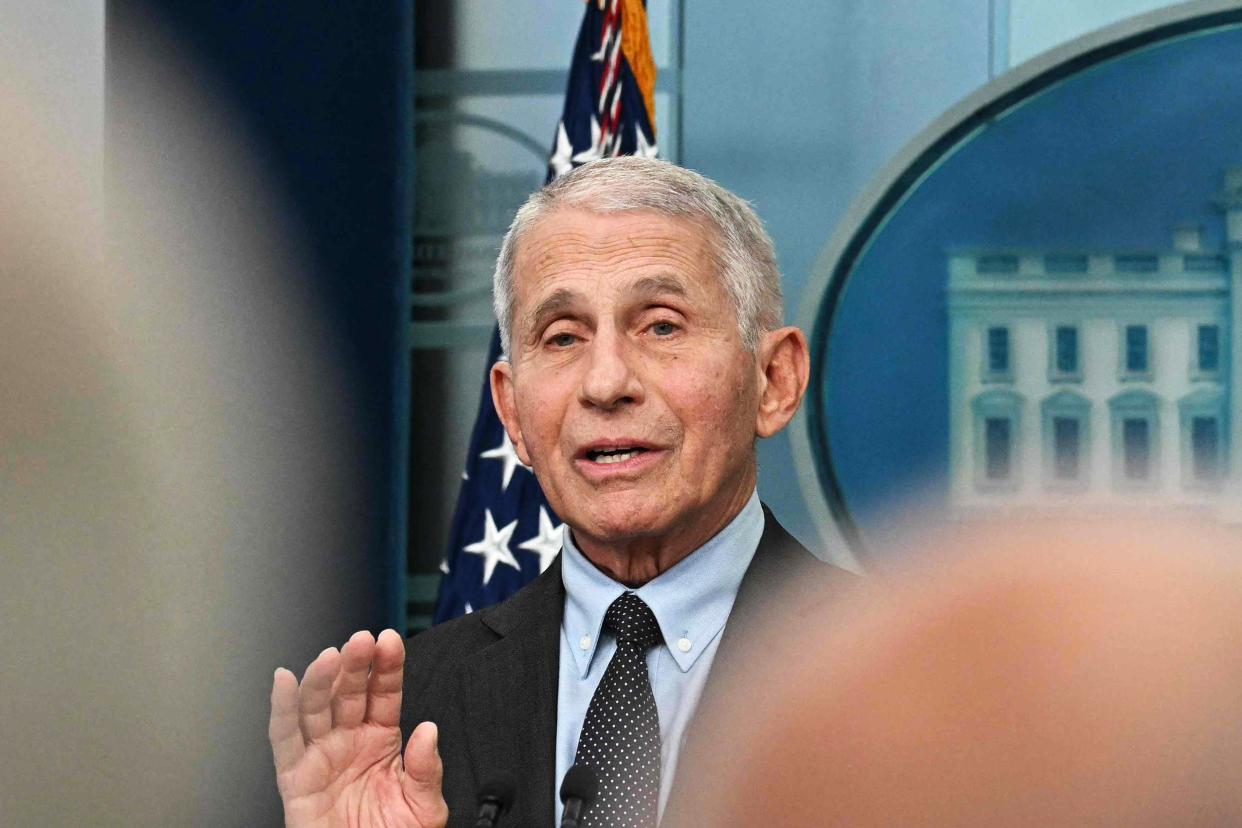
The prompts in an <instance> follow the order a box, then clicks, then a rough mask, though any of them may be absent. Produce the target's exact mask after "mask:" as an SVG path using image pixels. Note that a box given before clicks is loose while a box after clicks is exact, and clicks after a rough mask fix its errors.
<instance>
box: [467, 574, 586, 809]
mask: <svg viewBox="0 0 1242 828" xmlns="http://www.w3.org/2000/svg"><path fill="white" fill-rule="evenodd" d="M564 603H565V591H564V586H563V585H562V583H561V570H560V559H559V558H557V559H556V560H555V561H554V562H553V563H552V565H551V566H549V567H548V569H547V571H546V572H544V573H543V574H542V575H540V576H539V578H537V579H536V580H535V581H534V582H532V584H531V586H530V588H529V589H528V590H525V591H523V592H522V593H519V594H518V595H515V596H514V598H513V599H511V600H509V601H507V602H505V603H503V604H500V605H497V606H496V607H495V608H494V609H492V610H484V611H483V612H484V614H483V615H482V617H481V619H480V620H482V622H483V623H484V624H486V625H487V626H488V627H490V628H491V629H492V630H493V631H494V632H496V633H497V634H498V635H499V636H500V639H499V640H498V641H496V642H495V643H493V644H490V645H489V646H487V647H485V648H484V649H483V650H481V651H480V652H479V653H478V655H477V656H476V658H475V659H474V660H473V663H472V664H471V666H470V668H469V671H468V675H467V690H466V695H467V699H466V717H467V720H468V726H467V728H466V731H467V733H469V734H470V754H471V762H472V765H473V768H474V773H475V778H476V779H477V780H479V783H480V784H485V783H486V782H487V781H488V780H490V779H493V778H495V777H496V776H498V775H500V774H501V773H506V772H507V773H511V774H513V776H514V777H515V778H516V780H517V786H518V800H517V802H515V803H514V811H515V814H514V815H513V816H512V817H510V819H511V821H512V822H513V824H515V825H527V824H529V825H550V824H551V823H552V820H553V813H554V811H553V797H554V796H555V786H556V781H555V767H556V714H557V710H556V696H557V685H558V674H557V669H558V662H559V657H560V640H559V636H560V626H561V615H562V613H563V610H564ZM519 814H521V815H524V816H523V817H522V818H521V819H518V818H517V817H518V815H519Z"/></svg>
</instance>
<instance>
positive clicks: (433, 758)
mask: <svg viewBox="0 0 1242 828" xmlns="http://www.w3.org/2000/svg"><path fill="white" fill-rule="evenodd" d="M439 738H440V732H439V729H438V728H437V727H436V725H435V723H434V722H423V723H422V724H420V725H419V726H418V727H416V728H414V732H413V733H411V734H410V740H409V741H408V742H406V745H405V776H403V777H402V779H401V787H402V790H403V791H404V793H405V798H406V799H407V800H408V801H409V803H410V806H411V807H412V808H413V809H414V812H415V813H416V814H417V815H418V816H419V817H420V821H421V822H422V823H423V824H424V825H443V824H444V820H446V819H447V818H448V807H447V806H446V805H445V803H444V794H443V793H442V791H441V788H440V785H441V782H442V781H443V778H444V764H443V763H442V762H441V761H440V752H439V751H438V750H437V749H436V745H437V743H438V742H439Z"/></svg>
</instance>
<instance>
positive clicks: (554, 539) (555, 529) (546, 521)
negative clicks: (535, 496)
mask: <svg viewBox="0 0 1242 828" xmlns="http://www.w3.org/2000/svg"><path fill="white" fill-rule="evenodd" d="M564 529H565V524H563V523H559V524H557V525H556V526H553V525H552V518H551V516H549V515H548V510H547V508H546V507H544V506H540V507H539V534H538V535H536V536H535V537H533V538H531V539H530V540H528V541H523V542H522V543H520V544H518V548H519V549H525V550H527V551H530V552H534V553H535V554H536V555H538V556H539V571H540V572H543V571H544V570H545V569H547V568H548V565H549V564H551V563H552V561H553V559H555V558H556V556H557V554H558V553H559V552H560V551H561V542H562V539H563V532H564Z"/></svg>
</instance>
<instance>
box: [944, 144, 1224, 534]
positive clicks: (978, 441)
mask: <svg viewBox="0 0 1242 828" xmlns="http://www.w3.org/2000/svg"><path fill="white" fill-rule="evenodd" d="M1217 204H1218V205H1219V206H1220V208H1221V209H1222V211H1223V213H1224V217H1225V230H1226V232H1225V236H1226V239H1227V242H1226V249H1224V250H1209V249H1205V245H1204V241H1203V233H1202V229H1201V228H1199V227H1196V226H1183V227H1178V228H1177V229H1176V230H1175V231H1174V234H1173V243H1172V245H1171V248H1170V249H1166V250H1160V251H1127V252H1117V251H1050V250H1029V249H989V250H953V251H950V253H949V257H948V265H949V278H948V287H947V296H946V300H947V301H946V304H947V309H948V325H949V329H948V333H949V336H948V347H949V354H948V356H949V361H948V362H949V406H950V410H949V424H950V425H949V428H950V435H949V463H950V502H951V505H952V508H953V511H954V514H955V515H957V516H958V517H960V518H970V517H974V516H990V515H996V514H998V513H1001V514H1004V513H1030V512H1032V511H1038V510H1039V509H1041V508H1044V507H1047V508H1050V509H1056V510H1064V509H1067V508H1068V509H1071V510H1078V509H1084V510H1091V509H1098V508H1101V507H1110V506H1135V507H1138V508H1143V509H1150V508H1161V509H1164V508H1174V509H1178V510H1185V511H1189V512H1191V513H1193V514H1202V515H1205V516H1211V517H1214V518H1217V519H1220V520H1226V521H1230V522H1233V521H1242V463H1240V462H1239V460H1242V458H1239V457H1238V455H1239V454H1242V397H1240V395H1242V337H1236V338H1235V337H1232V336H1231V335H1230V333H1231V323H1232V321H1233V320H1234V319H1239V318H1242V167H1239V168H1233V169H1230V170H1228V171H1227V172H1226V175H1225V191H1224V192H1223V193H1222V194H1221V195H1220V196H1219V197H1218V198H1217ZM1231 449H1232V451H1231Z"/></svg>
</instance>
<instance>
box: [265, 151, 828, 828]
mask: <svg viewBox="0 0 1242 828" xmlns="http://www.w3.org/2000/svg"><path fill="white" fill-rule="evenodd" d="M494 287H495V297H494V298H495V306H496V315H497V318H498V319H499V321H500V330H501V336H502V342H504V343H505V345H506V348H507V357H506V358H504V359H502V360H501V361H500V362H497V363H496V364H495V365H494V366H493V367H492V371H491V388H492V397H493V399H494V401H495V404H496V409H497V411H498V412H499V414H500V417H501V420H502V421H503V423H504V425H505V429H506V430H507V432H508V434H509V437H510V439H511V440H512V441H513V445H514V447H515V448H516V450H517V453H518V456H519V457H520V458H521V459H522V461H523V462H524V463H527V464H529V465H530V466H531V467H532V468H533V469H534V472H535V475H536V476H537V477H538V479H539V482H540V484H541V486H542V487H543V490H544V492H545V493H546V494H547V497H548V500H549V501H550V502H551V504H552V506H553V507H554V508H555V509H556V512H557V514H558V515H560V516H561V518H562V519H563V520H564V521H565V524H566V525H567V527H569V531H567V532H566V534H565V540H564V547H563V550H562V553H561V555H560V557H559V558H558V560H557V561H556V562H555V563H553V565H552V566H550V567H549V568H548V570H547V571H546V572H545V573H544V574H543V575H541V576H540V577H539V578H538V579H536V580H535V581H534V582H532V583H531V584H529V585H528V586H527V587H526V588H524V589H522V590H521V591H519V592H518V593H516V594H515V595H514V596H513V597H511V598H510V599H509V600H507V601H505V602H503V603H501V604H499V605H497V606H494V607H491V608H488V609H485V610H482V611H479V612H475V613H472V614H470V615H467V616H465V617H463V618H459V619H456V620H454V621H452V622H449V623H447V624H443V625H441V626H439V627H437V628H434V629H432V630H430V631H428V632H426V633H424V634H422V635H420V636H418V637H417V638H415V639H413V640H411V642H410V652H409V655H408V658H407V657H406V656H405V654H404V652H403V646H402V641H401V639H400V637H399V636H397V635H396V634H395V633H393V632H392V631H385V632H384V633H382V634H381V635H380V636H379V638H378V640H376V639H373V638H372V637H371V635H370V634H369V633H365V632H360V633H357V634H355V635H354V636H353V637H352V638H351V639H350V640H349V641H348V642H347V643H346V644H345V645H344V646H343V647H342V648H341V650H340V651H339V652H338V651H337V650H336V649H335V648H331V649H328V650H325V651H324V652H323V653H321V654H320V655H319V657H318V658H316V659H315V661H314V662H313V663H312V664H311V665H310V667H309V668H308V669H307V671H306V674H305V676H304V677H303V680H302V682H301V685H300V687H299V685H298V682H297V680H296V678H295V677H294V676H293V674H292V673H290V672H289V671H287V670H283V669H282V670H278V671H277V673H276V676H275V680H274V684H273V689H272V720H271V738H272V746H273V751H274V754H275V760H276V769H277V776H278V781H279V786H280V791H281V795H282V797H283V799H284V803H285V814H286V821H287V824H288V825H289V826H304V825H305V826H310V825H316V826H319V825H323V826H328V825H333V826H335V825H351V826H352V825H376V826H378V825H384V826H392V825H409V826H420V827H421V828H430V826H441V825H444V824H446V821H447V822H449V823H452V824H453V825H473V824H474V819H475V812H476V807H477V805H476V803H477V797H478V792H479V789H480V786H483V785H485V784H486V783H488V782H489V781H490V780H491V779H493V778H495V777H497V775H499V774H503V773H506V772H508V773H511V774H513V775H514V776H515V777H516V780H517V783H518V784H517V796H516V800H515V802H514V803H513V805H512V808H513V812H512V813H511V814H508V815H506V816H505V817H504V821H503V823H502V824H510V825H527V826H536V825H549V824H552V823H553V821H554V819H556V820H559V817H560V805H559V804H558V802H557V798H556V788H557V786H558V784H559V781H560V780H561V779H562V778H563V776H564V774H565V772H566V770H567V769H568V768H569V767H570V766H571V765H573V764H582V765H587V766H589V767H592V768H593V769H594V770H595V771H596V773H597V775H598V778H599V783H600V791H599V795H598V799H597V801H596V803H595V804H594V805H593V806H592V808H591V809H590V810H589V812H588V814H587V821H586V822H585V823H584V824H589V825H600V826H613V825H616V826H630V825H634V826H640V825H642V826H646V825H655V824H656V822H657V821H658V820H659V819H660V818H661V816H664V817H666V818H667V817H670V816H672V815H673V814H674V813H676V812H677V810H678V808H679V805H678V802H679V800H680V799H681V798H682V797H683V796H684V794H681V795H679V793H678V792H679V790H684V789H685V788H686V787H687V785H688V784H690V783H687V782H686V781H685V780H684V779H681V778H679V777H675V771H676V769H677V766H678V764H679V763H685V762H686V761H687V756H688V755H690V754H692V753H693V752H694V749H695V743H696V738H695V732H696V727H698V729H702V725H701V722H702V721H704V720H706V719H707V718H708V715H707V711H708V710H709V709H710V708H711V699H712V696H713V692H712V687H713V683H712V681H711V678H712V676H714V675H716V674H719V673H721V672H722V671H728V669H729V664H730V663H736V662H737V661H738V660H739V659H743V658H745V654H746V651H747V649H748V648H750V647H754V646H756V643H757V642H758V641H759V640H760V639H762V638H763V630H764V629H766V628H768V627H769V625H770V624H771V623H773V622H774V621H775V620H776V619H777V618H779V617H780V616H782V615H783V614H786V613H787V612H788V611H791V610H790V607H791V599H788V598H786V599H785V600H784V601H782V602H781V607H780V608H779V609H778V608H776V607H773V606H772V605H771V604H770V603H768V604H765V602H764V601H763V597H764V595H766V594H768V593H769V592H770V591H771V590H772V589H774V588H775V587H776V586H778V585H782V584H787V583H797V582H806V581H814V582H816V583H817V584H818V585H819V586H821V587H822V586H823V585H824V584H825V583H829V584H832V583H836V582H844V581H845V580H846V579H847V576H846V575H845V574H844V573H842V572H841V571H840V570H836V569H833V568H831V567H828V566H825V565H822V564H819V563H818V562H817V561H815V560H814V559H813V558H812V557H811V555H810V554H809V553H807V552H806V550H804V549H802V548H801V547H800V546H799V545H798V544H797V543H796V542H795V541H794V540H793V539H792V538H791V537H790V536H789V535H788V534H787V533H786V532H785V531H784V530H783V529H782V528H781V527H780V526H779V525H778V524H777V523H776V521H775V520H774V519H773V517H772V515H771V514H770V513H769V512H767V511H766V509H764V508H763V507H762V506H761V505H760V504H759V501H758V497H757V495H756V492H755V483H756V460H755V449H754V442H755V439H756V438H757V437H767V436H769V435H771V434H774V433H776V432H777V431H779V430H780V429H781V428H783V427H784V426H785V424H786V423H788V422H789V420H790V418H791V417H792V416H793V414H794V412H795V410H796V409H797V407H798V404H799V402H800V401H801V399H802V394H803V392H804V391H805V389H806V383H807V376H808V351H807V344H806V339H805V337H804V336H803V334H802V332H801V331H799V330H798V329H797V328H793V327H782V326H781V325H780V313H781V294H780V283H779V274H778V271H777V268H776V261H775V256H774V253H773V250H772V244H771V241H770V239H769V238H768V236H767V234H766V233H765V232H764V230H763V227H762V224H761V223H760V221H759V219H758V217H757V216H755V214H754V212H753V211H752V210H751V209H750V207H749V205H748V204H747V203H746V202H744V201H743V200H741V199H739V198H737V197H736V196H734V195H733V194H731V193H729V192H728V191H726V190H724V189H723V188H721V187H720V186H719V185H717V184H715V183H713V182H711V181H709V180H707V179H705V178H703V177H702V176H700V175H698V174H696V173H693V172H689V171H687V170H684V169H680V168H678V167H675V166H672V165H670V164H667V163H663V162H658V161H650V160H644V159H638V158H628V157H627V158H617V159H610V160H607V161H599V162H596V163H593V164H589V165H587V166H584V167H582V168H580V169H578V170H576V171H574V172H571V173H570V174H568V175H565V176H563V177H562V178H560V179H558V180H557V181H555V182H553V183H551V184H549V185H548V186H547V187H545V188H544V189H543V190H541V191H539V192H537V193H535V194H534V195H533V196H531V198H530V199H529V200H528V201H527V203H526V204H525V205H524V206H523V207H522V208H521V210H519V211H518V214H517V217H516V218H515V219H514V222H513V226H512V227H511V228H510V230H509V233H508V235H507V236H506V237H505V241H504V245H503V247H502V249H501V253H500V258H499V261H498V263H497V267H496V274H495V285H494ZM819 594H822V593H819ZM726 621H728V624H727V627H726ZM403 684H404V700H403V697H402V688H403ZM717 715H720V714H719V713H718V714H717ZM401 723H404V724H405V725H406V727H407V729H408V727H409V726H411V725H415V724H417V727H414V728H413V732H412V733H411V735H410V737H409V740H408V742H407V744H406V746H405V749H404V751H402V734H401V728H400V724H401Z"/></svg>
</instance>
